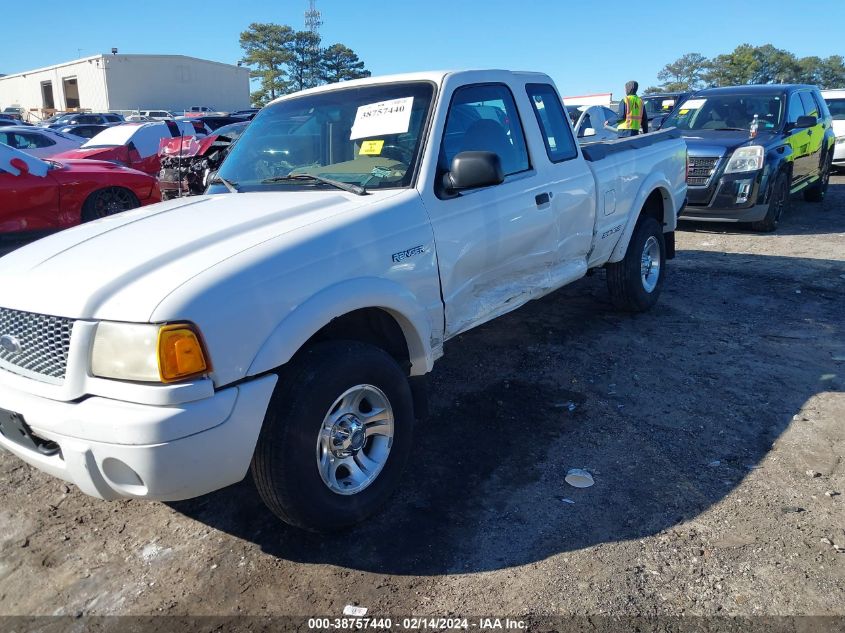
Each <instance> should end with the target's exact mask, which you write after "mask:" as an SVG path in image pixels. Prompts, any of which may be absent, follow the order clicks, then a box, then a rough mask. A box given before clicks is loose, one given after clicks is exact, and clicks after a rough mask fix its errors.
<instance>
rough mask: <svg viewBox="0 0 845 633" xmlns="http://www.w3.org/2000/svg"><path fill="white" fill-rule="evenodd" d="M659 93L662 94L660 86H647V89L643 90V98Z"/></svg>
mask: <svg viewBox="0 0 845 633" xmlns="http://www.w3.org/2000/svg"><path fill="white" fill-rule="evenodd" d="M659 92H663V87H662V86H649V87H648V88H646V89H645V90H643V96H645V95H653V94H657V93H659Z"/></svg>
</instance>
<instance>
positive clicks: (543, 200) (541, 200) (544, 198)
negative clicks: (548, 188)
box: [534, 193, 551, 207]
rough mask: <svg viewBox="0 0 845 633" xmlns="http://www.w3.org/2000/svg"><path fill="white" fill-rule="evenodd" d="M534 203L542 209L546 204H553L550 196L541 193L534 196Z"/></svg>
mask: <svg viewBox="0 0 845 633" xmlns="http://www.w3.org/2000/svg"><path fill="white" fill-rule="evenodd" d="M534 202H536V203H537V206H538V207H542V206H543V205H544V204H549V202H551V198H550V197H549V194H547V193H541V194H539V195H536V196H534Z"/></svg>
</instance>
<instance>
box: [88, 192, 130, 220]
mask: <svg viewBox="0 0 845 633" xmlns="http://www.w3.org/2000/svg"><path fill="white" fill-rule="evenodd" d="M140 206H141V203H140V202H138V198H137V196H136V195H135V194H134V193H132V192H131V191H129V189H124V188H123V187H109V188H108V189H100V190H99V191H95V192H94V193H92V194H91V195H90V196H88V199H87V200H86V201H85V204H84V205H82V221H83V222H91V221H92V220H99V219H100V218H105V217H108V216H110V215H114V214H115V213H120V212H121V211H128V210H129V209H135V208H137V207H140Z"/></svg>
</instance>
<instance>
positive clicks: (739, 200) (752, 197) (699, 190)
mask: <svg viewBox="0 0 845 633" xmlns="http://www.w3.org/2000/svg"><path fill="white" fill-rule="evenodd" d="M767 180H768V178H767V176H766V175H765V174H764V172H756V173H745V174H729V175H723V176H721V177H720V178H719V179H718V180H717V181H716V182H715V183H711V184H710V185H709V186H707V187H690V188H689V189H688V193H687V195H688V197H689V200H688V202H687V205H686V206H685V207H684V209H683V210H682V211H681V215H680V218H679V219H681V220H695V221H697V222H702V221H704V222H756V221H758V220H762V219H763V218H764V217H765V216H766V213H767V212H768V209H769V205H768V200H767V189H768V187H767Z"/></svg>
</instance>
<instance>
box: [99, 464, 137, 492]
mask: <svg viewBox="0 0 845 633" xmlns="http://www.w3.org/2000/svg"><path fill="white" fill-rule="evenodd" d="M101 468H102V470H103V476H104V477H105V478H106V479H107V480H108V482H109V484H111V486H112V487H113V488H114V489H115V490H117V491H119V492H123V493H125V494H128V495H132V496H143V495H145V494H147V487H146V486H145V485H144V481H143V480H142V479H141V476H140V475H139V474H138V473H136V472H135V471H134V470H132V469H131V468H130V467H129V466H127V465H126V464H124V463H123V462H122V461H120V460H119V459H115V458H114V457H107V458H106V459H104V460H103V464H102V466H101Z"/></svg>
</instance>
